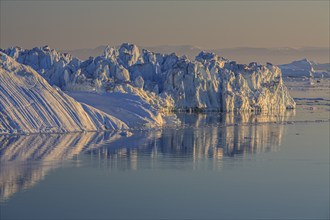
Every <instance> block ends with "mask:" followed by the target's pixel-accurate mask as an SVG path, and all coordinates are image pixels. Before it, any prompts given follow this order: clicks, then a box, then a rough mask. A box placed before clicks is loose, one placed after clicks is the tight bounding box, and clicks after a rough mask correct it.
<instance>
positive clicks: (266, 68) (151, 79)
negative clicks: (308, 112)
mask: <svg viewBox="0 0 330 220" xmlns="http://www.w3.org/2000/svg"><path fill="white" fill-rule="evenodd" d="M4 52H5V53H7V54H8V55H10V56H12V57H13V58H15V59H16V60H17V61H18V62H21V63H24V64H26V65H29V66H31V67H32V68H34V69H35V70H36V71H38V72H39V73H40V74H41V75H42V76H43V77H44V78H45V79H46V80H47V81H48V82H49V83H50V84H51V85H56V86H58V87H60V88H61V89H62V90H64V91H97V92H108V93H113V92H119V93H126V94H133V95H136V96H139V97H140V98H141V99H142V100H143V101H145V102H146V103H148V104H150V105H151V106H153V107H154V108H155V109H159V110H160V111H163V112H166V111H172V110H174V111H224V112H230V111H271V110H283V109H288V108H295V102H294V100H293V99H292V97H291V96H290V95H289V93H288V90H287V88H286V86H285V85H284V84H283V82H282V73H281V70H280V68H278V67H277V66H275V65H272V64H270V63H267V65H258V64H257V63H250V64H249V65H244V64H237V63H236V62H234V61H230V60H227V59H224V58H222V57H220V56H218V55H216V54H214V53H207V52H201V53H199V54H198V55H197V56H196V58H195V60H189V59H188V58H187V57H185V56H177V55H176V54H174V53H172V54H160V53H153V52H151V51H148V50H145V49H140V48H138V47H137V46H136V45H133V44H129V43H124V44H122V45H121V46H120V47H119V48H112V47H106V48H105V50H104V54H103V55H100V56H97V57H90V58H89V59H87V60H85V61H80V60H78V59H76V58H73V57H72V56H70V55H68V54H61V53H58V52H56V51H55V50H51V49H49V47H42V48H34V49H32V50H23V49H21V48H9V49H7V50H4Z"/></svg>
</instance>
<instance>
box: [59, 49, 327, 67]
mask: <svg viewBox="0 0 330 220" xmlns="http://www.w3.org/2000/svg"><path fill="white" fill-rule="evenodd" d="M105 47H106V46H105V45H102V46H99V47H96V48H90V49H88V48H85V49H76V50H62V51H61V52H67V53H70V54H72V55H73V56H76V57H78V58H80V59H87V58H89V57H90V56H92V57H95V56H99V55H102V53H103V50H104V48H105ZM142 48H145V49H148V50H150V51H152V52H157V53H163V54H170V53H176V54H177V55H179V56H182V55H186V56H187V57H188V58H189V59H194V58H195V56H196V55H197V54H199V53H200V52H201V51H202V50H205V51H207V52H213V53H215V54H218V55H220V56H222V57H226V58H228V59H230V60H236V61H238V62H240V63H250V62H259V63H264V64H265V63H266V62H271V63H273V64H276V65H278V64H284V63H289V62H292V61H294V60H301V59H304V58H306V57H307V58H308V59H309V60H314V61H317V62H318V63H329V48H321V47H303V48H298V49H295V48H290V47H281V48H254V47H237V48H222V49H207V48H201V47H196V46H192V45H177V46H176V45H161V46H142Z"/></svg>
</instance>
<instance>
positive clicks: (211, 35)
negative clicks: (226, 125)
mask: <svg viewBox="0 0 330 220" xmlns="http://www.w3.org/2000/svg"><path fill="white" fill-rule="evenodd" d="M0 33H1V34H0V36H1V38H0V43H1V44H0V47H1V48H7V47H9V46H15V45H17V46H21V47H24V48H32V47H34V46H42V45H45V44H48V45H50V46H51V47H52V48H56V49H78V48H94V47H97V46H99V45H105V44H109V45H118V44H121V43H123V42H131V43H135V44H138V45H145V46H155V45H183V44H184V45H187V44H189V45H195V46H200V47H203V48H227V47H242V46H244V47H307V46H316V47H329V1H289V2H284V1H280V2H275V1H267V2H260V1H245V2H244V1H235V2H228V1H207V2H202V1H179V2H174V1H161V2H159V1H158V2H150V1H124V2H120V1H58V2H56V1H44V2H42V1H14V2H12V1H10V0H9V1H8V0H6V1H3V0H1V32H0Z"/></svg>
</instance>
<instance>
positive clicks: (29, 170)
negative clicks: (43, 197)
mask: <svg viewBox="0 0 330 220" xmlns="http://www.w3.org/2000/svg"><path fill="white" fill-rule="evenodd" d="M118 137H119V136H118V135H116V134H113V133H92V132H87V133H71V134H65V135H64V134H51V135H49V134H47V135H46V134H43V135H24V136H0V166H1V172H0V201H3V200H5V199H7V198H9V197H10V196H11V195H12V194H14V193H15V192H17V191H20V190H23V189H27V188H30V187H32V186H33V185H35V184H36V183H37V182H39V181H40V180H42V179H43V178H44V177H45V175H46V174H47V173H48V172H49V171H50V170H52V169H55V168H57V167H60V166H61V165H62V162H61V160H66V159H70V158H72V157H73V156H75V155H77V154H78V153H80V152H81V151H83V150H85V149H90V148H93V147H97V146H98V145H99V144H101V143H103V142H104V141H106V140H109V139H113V140H115V139H117V138H118Z"/></svg>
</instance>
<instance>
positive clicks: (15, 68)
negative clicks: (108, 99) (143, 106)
mask: <svg viewBox="0 0 330 220" xmlns="http://www.w3.org/2000/svg"><path fill="white" fill-rule="evenodd" d="M122 128H124V129H125V128H128V127H127V125H126V124H125V123H123V122H122V121H120V120H119V119H117V118H115V117H113V116H110V115H109V114H106V113H104V112H102V111H100V110H97V109H95V108H93V107H90V106H88V105H86V104H81V103H79V102H77V101H75V100H74V99H73V98H71V97H69V96H68V95H66V94H65V93H63V92H62V91H61V90H60V89H56V88H53V87H52V86H50V85H49V84H48V83H47V81H46V80H45V79H44V78H42V77H41V76H40V75H39V74H38V73H37V72H36V71H34V70H33V69H32V68H31V67H29V66H25V65H22V64H19V63H17V62H16V61H15V60H14V59H12V58H10V57H9V56H7V55H5V54H4V53H2V52H0V133H39V132H45V133H54V132H74V131H96V130H104V129H122Z"/></svg>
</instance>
